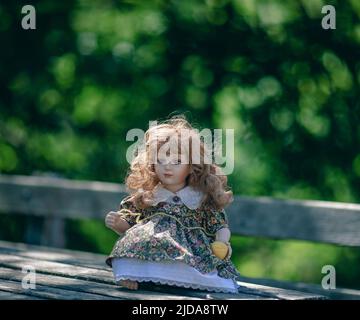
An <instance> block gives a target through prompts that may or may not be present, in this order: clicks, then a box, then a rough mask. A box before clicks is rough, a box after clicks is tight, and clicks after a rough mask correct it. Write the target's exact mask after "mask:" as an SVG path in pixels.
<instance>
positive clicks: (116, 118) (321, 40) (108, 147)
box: [0, 0, 360, 287]
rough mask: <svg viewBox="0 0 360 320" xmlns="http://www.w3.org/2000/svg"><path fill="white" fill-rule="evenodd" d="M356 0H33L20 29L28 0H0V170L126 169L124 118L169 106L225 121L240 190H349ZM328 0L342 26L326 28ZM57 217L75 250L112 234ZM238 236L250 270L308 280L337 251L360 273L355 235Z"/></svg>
mask: <svg viewBox="0 0 360 320" xmlns="http://www.w3.org/2000/svg"><path fill="white" fill-rule="evenodd" d="M359 3H360V2H359V1H357V0H347V1H346V0H345V1H340V0H338V1H326V3H325V1H322V0H285V1H281V0H206V1H194V0H191V1H190V0H172V1H165V0H163V1H162V0H151V1H150V0H149V1H146V2H145V1H143V2H141V1H115V0H114V1H111V0H102V1H100V0H92V1H89V0H77V1H70V0H64V1H60V2H54V1H50V0H42V1H32V4H33V5H34V6H35V8H36V13H37V29H36V30H23V29H22V28H21V18H22V15H21V7H22V6H23V5H25V4H28V2H24V1H16V2H14V1H9V0H7V1H2V2H1V4H0V37H1V40H2V50H0V172H1V173H6V174H48V173H51V174H57V175H60V176H63V177H67V178H71V179H85V180H102V181H113V182H122V181H123V178H124V176H125V173H126V170H127V167H128V164H127V163H126V159H125V152H126V148H127V147H128V146H129V145H130V144H131V143H132V142H126V141H125V136H126V132H127V131H128V130H129V129H131V128H142V129H146V128H147V126H148V121H149V120H155V119H164V118H165V117H167V116H168V115H169V114H171V113H172V112H173V111H175V110H177V111H178V112H186V113H187V115H188V116H189V117H190V120H191V121H193V122H194V123H195V124H198V125H199V126H200V127H210V128H233V129H235V140H236V141H235V142H236V146H235V155H236V158H235V171H234V173H233V174H232V175H231V176H230V177H229V181H230V184H231V186H232V188H233V190H234V192H235V193H237V194H245V195H253V196H257V195H268V196H273V197H278V198H292V199H321V200H331V201H344V202H358V201H359V199H360V191H359V190H360V188H359V186H360V149H359V145H360V126H359V125H358V124H359V121H360V99H359V83H360V63H359V60H358V58H359V53H360V51H359V43H360V23H359V17H360V5H359ZM325 4H332V5H334V6H335V8H336V13H337V23H336V30H323V29H322V28H321V19H322V17H323V15H322V14H321V7H322V6H323V5H325ZM1 219H2V220H1V221H2V223H3V222H4V221H3V219H5V220H6V218H5V217H1ZM5 222H6V221H5ZM6 223H9V222H8V221H7V222H6ZM2 225H3V224H2ZM14 228H15V227H14ZM15 229H16V228H15ZM15 229H14V232H13V233H12V234H15V233H16V234H19V233H21V232H20V231H19V230H21V227H19V228H18V229H17V231H16V230H15ZM67 229H68V231H69V239H68V240H69V246H75V247H76V248H77V249H81V248H82V249H84V250H85V249H86V250H94V251H99V252H106V251H107V250H110V248H111V245H112V243H113V241H114V237H113V235H112V234H111V233H110V232H109V231H108V230H105V228H104V226H103V225H102V223H98V222H93V221H77V222H76V221H71V222H69V223H68V228H67ZM6 232H8V231H6ZM6 232H5V233H4V232H1V237H3V238H8V237H10V235H6ZM115 238H116V237H115ZM81 239H83V240H81ZM70 243H71V244H70ZM234 243H235V244H234V245H235V247H236V255H234V260H236V261H237V263H238V266H239V269H240V270H241V271H242V272H243V273H244V275H252V276H260V275H261V276H265V277H278V278H284V279H285V278H286V279H292V280H300V281H313V282H318V280H319V276H320V265H321V264H334V265H335V266H336V267H337V270H338V272H339V273H340V275H339V276H338V277H339V278H340V279H346V280H344V282H343V283H346V284H347V285H349V286H350V285H351V286H358V287H360V274H359V272H358V268H357V267H358V266H359V259H360V254H359V253H357V252H356V251H354V249H345V248H337V247H335V246H328V245H317V244H308V243H300V242H291V241H290V242H287V241H280V242H272V241H271V240H263V239H252V238H249V239H248V240H246V239H243V238H240V237H234ZM349 250H350V251H349ZM350 252H351V253H350ZM345 263H346V265H345Z"/></svg>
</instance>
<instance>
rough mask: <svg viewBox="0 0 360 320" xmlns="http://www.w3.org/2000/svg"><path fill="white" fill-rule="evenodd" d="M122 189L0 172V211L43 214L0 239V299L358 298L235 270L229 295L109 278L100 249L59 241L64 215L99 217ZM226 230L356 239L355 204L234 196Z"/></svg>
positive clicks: (342, 241)
mask: <svg viewBox="0 0 360 320" xmlns="http://www.w3.org/2000/svg"><path fill="white" fill-rule="evenodd" d="M124 196H126V192H125V190H124V187H123V186H122V185H119V184H114V183H105V182H84V181H73V180H66V179H61V178H54V177H35V176H6V175H0V212H1V213H11V214H22V215H27V216H38V217H43V218H44V219H45V220H44V223H43V224H42V225H41V229H40V227H39V225H38V224H37V223H34V222H31V223H29V224H28V225H27V230H26V242H28V243H39V244H41V246H34V245H29V244H19V243H9V242H4V241H0V279H1V285H0V299H6V298H9V297H13V298H14V299H29V298H31V299H33V298H34V299H38V298H39V299H73V298H76V299H195V298H196V299H324V298H330V299H360V291H358V290H352V289H345V288H337V289H335V290H325V289H323V288H322V287H321V286H320V285H316V284H305V283H292V282H285V281H277V280H271V279H254V278H247V277H243V279H242V281H241V282H240V284H241V286H242V288H243V290H242V292H241V293H239V294H237V295H229V294H220V293H209V292H201V291H198V290H187V289H178V288H171V287H166V286H151V287H149V285H145V286H143V287H142V288H141V290H139V291H137V292H133V291H129V290H126V289H123V288H119V287H117V286H115V285H114V283H113V278H112V273H111V269H110V268H109V267H107V266H106V265H105V263H104V259H105V256H104V255H99V254H93V253H85V252H76V251H71V250H65V249H63V247H64V244H65V236H64V219H66V218H94V219H103V218H104V215H105V214H106V212H108V211H110V210H113V209H114V208H117V207H118V204H119V201H120V200H121V199H122V198H123V197H124ZM227 213H228V217H229V220H230V226H231V229H232V232H233V233H234V234H239V235H247V236H261V237H268V238H275V239H302V240H309V241H315V242H324V243H333V244H338V245H346V246H359V245H360V233H359V230H360V205H357V204H348V203H334V202H325V201H293V200H279V199H273V198H268V197H256V198H252V197H243V196H236V197H235V200H234V202H233V203H232V204H231V206H229V208H228V209H227ZM26 265H31V266H33V267H35V269H36V272H37V273H36V275H37V277H36V279H37V287H36V290H33V289H23V288H22V286H21V280H22V279H23V277H24V273H22V272H21V271H22V268H23V267H24V266H26Z"/></svg>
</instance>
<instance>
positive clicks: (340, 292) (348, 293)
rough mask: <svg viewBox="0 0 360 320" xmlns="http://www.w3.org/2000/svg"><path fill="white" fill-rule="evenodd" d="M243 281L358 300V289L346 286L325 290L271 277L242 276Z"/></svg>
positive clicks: (328, 296) (318, 286) (329, 297)
mask: <svg viewBox="0 0 360 320" xmlns="http://www.w3.org/2000/svg"><path fill="white" fill-rule="evenodd" d="M243 279H244V280H243V281H245V282H250V283H256V284H260V285H265V286H270V287H275V288H283V289H288V290H296V291H302V292H307V293H312V294H317V295H321V296H325V297H327V298H328V299H334V300H360V290H355V289H346V288H336V289H329V290H325V289H323V288H322V286H320V285H317V284H313V283H301V282H290V281H280V280H273V279H258V278H249V277H243Z"/></svg>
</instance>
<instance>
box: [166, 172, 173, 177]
mask: <svg viewBox="0 0 360 320" xmlns="http://www.w3.org/2000/svg"><path fill="white" fill-rule="evenodd" d="M172 176H173V175H172V174H170V173H165V174H164V177H166V178H170V177H172Z"/></svg>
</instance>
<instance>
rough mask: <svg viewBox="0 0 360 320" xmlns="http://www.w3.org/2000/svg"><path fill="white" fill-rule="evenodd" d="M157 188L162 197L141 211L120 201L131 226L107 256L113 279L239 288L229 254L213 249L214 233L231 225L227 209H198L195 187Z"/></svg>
mask: <svg viewBox="0 0 360 320" xmlns="http://www.w3.org/2000/svg"><path fill="white" fill-rule="evenodd" d="M158 191H159V192H157V193H155V198H156V196H158V197H157V199H158V201H157V203H156V204H155V205H154V206H152V207H150V208H147V209H144V210H139V209H137V208H136V207H135V206H134V204H133V203H132V202H131V201H130V199H129V198H125V199H124V200H123V201H122V203H121V205H120V209H122V210H121V212H123V213H124V212H125V214H124V215H123V217H124V219H125V220H126V221H127V222H128V223H129V224H130V226H131V228H129V229H128V230H127V231H126V232H125V234H124V235H123V236H122V237H120V238H119V240H118V241H117V242H116V243H115V245H114V248H113V250H112V252H111V254H110V255H109V257H108V258H107V260H106V263H107V264H108V265H109V266H112V267H113V272H114V276H115V281H119V280H123V279H129V280H136V281H140V282H143V281H151V282H155V283H161V284H168V285H174V286H180V287H186V288H194V289H202V290H208V291H215V292H233V293H235V292H237V289H238V287H239V286H238V285H237V283H236V280H239V276H240V274H239V273H238V271H237V270H236V268H235V266H234V265H233V263H232V262H231V261H230V259H225V260H221V259H219V258H217V257H216V256H215V255H214V254H213V253H212V251H211V248H210V244H211V242H213V241H214V235H215V233H216V232H217V231H218V230H220V229H221V228H224V227H228V219H227V216H226V213H225V211H224V210H214V209H211V208H209V207H208V208H199V207H198V203H199V201H196V198H197V197H196V191H195V190H193V189H192V188H191V187H186V188H184V189H182V190H181V192H178V193H176V194H173V193H172V192H170V191H167V190H164V189H162V188H160V189H158ZM159 195H160V196H159ZM124 209H125V210H124Z"/></svg>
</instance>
